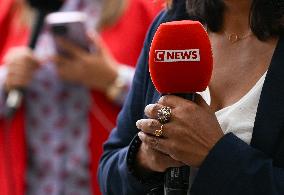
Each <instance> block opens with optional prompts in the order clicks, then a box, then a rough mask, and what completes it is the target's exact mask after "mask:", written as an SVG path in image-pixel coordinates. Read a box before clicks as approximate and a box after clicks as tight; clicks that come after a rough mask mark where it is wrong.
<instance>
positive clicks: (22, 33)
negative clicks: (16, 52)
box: [0, 0, 29, 64]
mask: <svg viewBox="0 0 284 195" xmlns="http://www.w3.org/2000/svg"><path fill="white" fill-rule="evenodd" d="M18 9H19V8H17V7H16V6H15V3H14V0H1V6H0V64H2V63H3V57H4V55H5V53H6V52H7V50H8V49H9V48H11V47H15V46H21V45H26V44H27V40H28V34H29V29H28V27H27V26H24V25H23V24H19V23H20V22H19V18H18V17H19V10H18Z"/></svg>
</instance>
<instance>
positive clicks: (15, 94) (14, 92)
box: [5, 0, 63, 118]
mask: <svg viewBox="0 0 284 195" xmlns="http://www.w3.org/2000/svg"><path fill="white" fill-rule="evenodd" d="M28 3H29V4H30V5H31V6H32V7H34V8H35V9H36V10H37V12H38V13H37V17H36V20H35V24H34V26H33V29H32V33H31V37H30V41H29V48H30V49H34V48H35V45H36V42H37V39H38V37H39V34H40V31H41V29H42V26H43V24H44V18H45V16H46V15H47V14H48V13H50V12H54V11H56V10H58V9H59V8H60V7H61V6H62V4H63V1H62V0H53V1H49V0H29V1H28ZM20 55H22V57H21V58H22V59H23V60H24V61H25V62H28V61H29V59H30V57H31V55H32V54H30V52H29V51H23V52H20ZM31 61H36V60H35V59H33V60H31ZM11 64H13V66H14V65H15V63H14V62H13V63H11ZM19 64H22V65H21V67H19V68H20V69H25V67H27V66H28V65H23V62H19ZM32 64H34V63H32ZM19 68H16V69H17V70H19ZM13 69H14V70H15V68H13ZM26 71H28V72H33V69H31V70H30V71H29V70H26ZM17 74H18V73H17ZM19 74H21V77H20V80H18V81H16V80H17V79H14V80H13V81H8V83H9V84H8V89H9V90H10V91H9V93H8V96H7V99H6V108H7V110H6V113H5V116H6V117H7V118H11V117H12V116H13V115H14V113H15V112H16V110H17V109H18V108H19V107H20V106H21V104H22V100H23V96H24V88H23V87H26V85H27V83H28V82H29V81H30V78H27V76H25V75H24V73H19ZM28 75H29V74H28ZM15 76H17V75H14V77H15ZM8 80H9V79H8ZM14 81H15V82H14ZM6 83H7V82H6ZM11 83H14V84H11ZM14 85H15V86H18V87H20V88H12V89H10V88H9V87H14ZM6 87H7V85H6Z"/></svg>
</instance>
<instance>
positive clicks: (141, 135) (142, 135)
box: [138, 131, 144, 140]
mask: <svg viewBox="0 0 284 195" xmlns="http://www.w3.org/2000/svg"><path fill="white" fill-rule="evenodd" d="M138 137H139V138H140V139H141V140H142V139H143V138H144V133H143V132H142V131H140V132H139V133H138Z"/></svg>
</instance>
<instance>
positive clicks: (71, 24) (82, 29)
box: [46, 12, 89, 54]
mask: <svg viewBox="0 0 284 195" xmlns="http://www.w3.org/2000/svg"><path fill="white" fill-rule="evenodd" d="M86 19H87V16H86V14H84V13H82V12H53V13H50V14H48V15H47V17H46V24H47V26H48V28H49V29H50V31H51V33H52V34H53V35H54V36H60V37H64V38H65V39H66V40H68V41H70V42H72V43H73V44H75V45H77V46H79V47H81V48H83V49H84V50H86V51H89V41H88V37H87V35H86V26H85V25H86ZM55 47H56V50H57V52H58V53H62V54H64V51H63V49H62V48H60V47H59V46H58V45H57V44H56V41H55Z"/></svg>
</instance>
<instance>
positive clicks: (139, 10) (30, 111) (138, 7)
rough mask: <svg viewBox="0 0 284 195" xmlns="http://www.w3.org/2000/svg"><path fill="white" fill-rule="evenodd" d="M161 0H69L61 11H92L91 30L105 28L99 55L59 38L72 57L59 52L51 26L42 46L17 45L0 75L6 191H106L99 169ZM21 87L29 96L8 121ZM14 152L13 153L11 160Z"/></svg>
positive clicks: (0, 177)
mask: <svg viewBox="0 0 284 195" xmlns="http://www.w3.org/2000/svg"><path fill="white" fill-rule="evenodd" d="M101 3H102V4H101ZM161 4H162V3H161V2H160V3H155V2H152V1H144V0H119V1H112V0H105V1H102V2H100V1H95V0H68V1H65V3H64V5H63V7H62V8H61V10H60V11H74V10H76V11H82V12H84V13H86V14H87V15H88V21H87V23H88V25H87V26H88V29H94V26H95V23H97V24H98V25H97V29H98V31H99V32H98V33H97V34H96V35H94V34H93V35H91V36H90V40H91V42H92V44H93V45H94V46H95V48H96V51H95V52H94V53H88V52H86V51H84V50H83V49H81V48H80V47H78V46H76V45H74V44H73V43H71V42H68V41H66V40H64V38H59V39H56V41H58V44H59V45H60V47H61V48H64V52H66V53H68V58H67V57H66V56H62V55H55V56H53V57H51V55H50V54H52V53H53V51H54V46H53V45H54V43H53V38H52V36H51V34H50V32H49V31H48V29H47V28H44V29H43V31H42V34H41V36H40V38H39V40H38V43H37V46H36V49H35V51H34V52H32V51H30V50H29V49H27V48H14V49H12V50H10V51H9V53H8V54H7V55H6V57H5V65H4V66H3V68H2V70H1V73H2V74H1V79H0V80H1V91H0V92H1V107H0V111H1V116H2V117H1V125H2V128H3V131H1V133H0V138H1V141H0V148H2V149H3V150H1V151H0V158H1V159H3V161H1V162H0V181H1V182H0V191H1V192H2V193H3V194H9V193H10V194H14V192H15V193H17V194H25V193H26V194H36V195H37V194H92V193H93V194H100V192H99V187H98V185H97V177H96V175H97V166H98V160H99V157H100V155H101V153H102V143H103V142H104V141H105V139H106V138H107V136H108V134H109V131H110V129H111V128H112V127H113V126H114V124H115V119H116V116H117V113H118V111H119V109H120V106H121V104H122V103H123V101H124V98H125V96H126V94H127V92H128V89H129V86H130V85H131V80H132V76H133V73H134V65H135V63H136V60H137V58H138V55H139V53H140V50H141V48H142V44H143V40H144V37H145V34H146V31H147V28H148V26H149V24H150V23H151V22H152V20H153V18H154V17H155V15H156V14H157V13H158V11H159V10H160V9H161V7H162V6H161ZM100 9H101V11H100ZM99 13H102V14H101V15H99ZM98 18H100V19H99V20H98V22H95V20H97V19H98ZM13 88H25V89H26V90H25V101H24V105H23V107H22V108H21V109H20V110H19V112H17V113H16V115H15V116H14V118H13V119H12V123H11V124H8V125H7V120H6V119H5V118H3V113H4V110H5V103H4V102H5V94H6V93H7V92H8V91H9V90H10V89H13ZM7 140H8V141H7ZM7 153H8V154H12V155H11V156H10V157H9V158H8V159H7V156H9V155H7ZM2 181H3V182H2ZM24 184H25V185H24Z"/></svg>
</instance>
